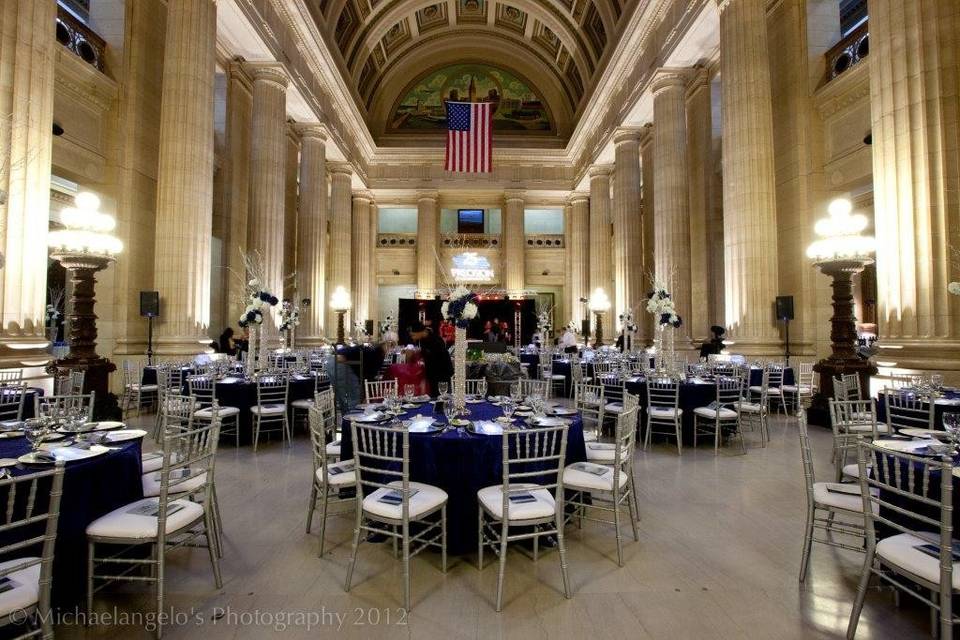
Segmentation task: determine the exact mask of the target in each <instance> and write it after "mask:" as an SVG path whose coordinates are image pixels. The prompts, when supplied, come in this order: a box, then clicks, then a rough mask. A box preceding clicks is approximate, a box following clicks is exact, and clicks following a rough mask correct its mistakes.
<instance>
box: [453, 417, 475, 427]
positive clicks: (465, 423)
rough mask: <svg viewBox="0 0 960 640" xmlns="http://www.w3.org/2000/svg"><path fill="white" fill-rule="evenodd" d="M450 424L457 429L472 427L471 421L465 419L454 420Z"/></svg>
mask: <svg viewBox="0 0 960 640" xmlns="http://www.w3.org/2000/svg"><path fill="white" fill-rule="evenodd" d="M450 424H452V425H453V426H455V427H467V426H469V425H470V421H469V420H464V419H463V418H454V419H453V420H451V421H450Z"/></svg>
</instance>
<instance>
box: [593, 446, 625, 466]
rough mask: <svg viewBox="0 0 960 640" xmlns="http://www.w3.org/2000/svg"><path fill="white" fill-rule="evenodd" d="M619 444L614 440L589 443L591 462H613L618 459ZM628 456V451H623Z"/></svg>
mask: <svg viewBox="0 0 960 640" xmlns="http://www.w3.org/2000/svg"><path fill="white" fill-rule="evenodd" d="M616 453H617V445H615V444H614V443H612V442H591V443H589V444H588V445H587V460H589V461H590V462H606V463H609V464H613V463H614V462H615V461H616ZM621 455H622V456H623V457H626V455H627V452H626V451H623V452H622V453H621Z"/></svg>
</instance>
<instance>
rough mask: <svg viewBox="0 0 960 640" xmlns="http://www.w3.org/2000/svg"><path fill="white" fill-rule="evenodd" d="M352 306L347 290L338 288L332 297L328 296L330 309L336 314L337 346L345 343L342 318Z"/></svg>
mask: <svg viewBox="0 0 960 640" xmlns="http://www.w3.org/2000/svg"><path fill="white" fill-rule="evenodd" d="M352 306H353V303H352V302H351V300H350V294H349V293H347V290H346V289H344V288H343V287H342V286H338V287H337V288H336V289H334V291H333V295H332V296H330V308H331V309H333V310H334V311H335V312H336V314H337V345H341V344H344V343H345V342H346V339H345V336H344V328H343V316H344V314H345V313H346V312H347V311H350V307H352Z"/></svg>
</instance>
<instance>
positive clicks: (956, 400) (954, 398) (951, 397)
mask: <svg viewBox="0 0 960 640" xmlns="http://www.w3.org/2000/svg"><path fill="white" fill-rule="evenodd" d="M933 405H934V406H933V424H932V425H931V427H930V428H931V429H943V414H945V413H960V391H957V390H952V391H944V393H943V396H942V397H940V398H937V399H936V400H934V403H933ZM886 420H887V399H886V398H885V397H884V394H882V393H881V394H879V397H878V398H877V421H878V422H886Z"/></svg>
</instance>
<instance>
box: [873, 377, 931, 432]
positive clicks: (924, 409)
mask: <svg viewBox="0 0 960 640" xmlns="http://www.w3.org/2000/svg"><path fill="white" fill-rule="evenodd" d="M880 394H881V396H882V397H883V399H884V403H885V404H886V411H887V429H888V431H889V432H890V433H893V432H895V431H899V430H900V429H908V428H913V429H933V422H934V410H935V407H936V405H935V402H934V399H933V398H932V397H931V396H930V395H929V394H925V393H919V392H917V391H914V390H912V389H889V388H888V389H883V390H882V391H881V392H880Z"/></svg>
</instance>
